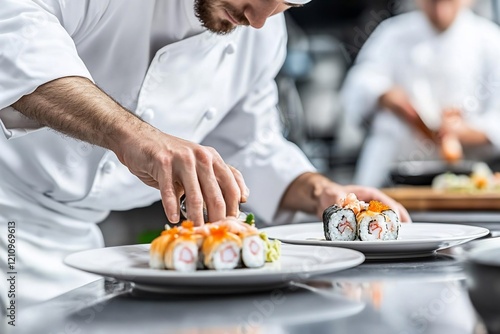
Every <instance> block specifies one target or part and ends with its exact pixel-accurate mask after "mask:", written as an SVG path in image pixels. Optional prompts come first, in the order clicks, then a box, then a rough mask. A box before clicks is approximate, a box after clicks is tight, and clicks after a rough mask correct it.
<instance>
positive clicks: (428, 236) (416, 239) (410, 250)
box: [262, 223, 489, 260]
mask: <svg viewBox="0 0 500 334" xmlns="http://www.w3.org/2000/svg"><path fill="white" fill-rule="evenodd" d="M262 231H263V232H266V233H267V235H268V236H269V238H273V239H279V240H281V241H282V242H286V243H290V244H298V245H315V246H331V247H344V248H350V249H354V250H358V251H360V252H362V253H363V254H365V257H366V258H367V259H370V260H373V259H400V258H412V257H423V256H429V255H432V254H434V252H436V251H438V250H441V249H445V248H448V247H452V246H456V245H460V244H463V243H465V242H468V241H471V240H474V239H477V238H480V237H483V236H485V235H487V234H488V233H489V230H488V229H485V228H482V227H476V226H469V225H457V224H437V223H412V224H402V225H401V229H400V230H399V238H398V240H388V241H327V240H325V236H324V232H323V223H306V224H293V225H282V226H274V227H268V228H263V229H262Z"/></svg>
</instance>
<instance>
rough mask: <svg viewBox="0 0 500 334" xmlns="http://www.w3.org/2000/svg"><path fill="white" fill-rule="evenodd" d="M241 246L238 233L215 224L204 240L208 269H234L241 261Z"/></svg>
mask: <svg viewBox="0 0 500 334" xmlns="http://www.w3.org/2000/svg"><path fill="white" fill-rule="evenodd" d="M241 246H242V242H241V239H240V238H239V237H238V236H237V235H236V234H234V233H231V232H228V231H227V228H225V227H219V226H213V227H211V228H210V235H209V236H208V237H207V238H206V239H205V240H204V241H203V246H202V253H203V264H204V265H205V267H207V268H208V269H215V270H229V269H234V268H236V267H237V266H238V265H239V263H240V259H241Z"/></svg>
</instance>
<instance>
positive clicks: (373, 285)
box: [14, 254, 486, 334]
mask: <svg viewBox="0 0 500 334" xmlns="http://www.w3.org/2000/svg"><path fill="white" fill-rule="evenodd" d="M465 278H466V275H465V273H464V269H463V265H462V262H461V260H460V259H456V258H453V257H451V256H448V255H447V254H438V255H437V256H434V257H431V258H425V259H421V260H418V261H416V260H411V261H399V262H367V263H365V264H363V265H361V266H359V267H356V268H353V269H349V270H345V271H342V272H338V273H333V274H330V275H326V276H321V277H316V278H315V279H314V280H312V281H309V282H306V284H298V285H293V286H290V287H288V288H286V289H282V290H273V291H269V292H263V293H258V294H246V295H225V296H224V295H217V296H180V295H179V296H176V295H164V296H159V295H154V296H151V295H146V294H144V293H140V292H136V291H134V289H133V288H132V286H131V285H130V284H128V283H121V282H117V281H110V280H104V279H101V280H99V281H96V282H94V283H91V284H89V285H86V286H83V287H81V288H79V289H76V290H73V291H71V292H69V293H66V294H64V295H62V296H60V297H58V298H55V299H53V300H51V301H48V302H46V303H43V304H41V305H38V306H36V307H32V308H30V309H27V310H23V311H21V312H20V314H19V319H18V323H19V325H20V326H21V327H17V328H16V331H15V332H14V333H186V334H187V333H300V334H307V333H315V334H316V333H370V334H377V333H384V334H388V333H397V334H413V333H440V334H441V333H450V334H459V333H478V334H479V333H486V331H485V329H484V328H485V327H484V326H483V324H482V321H481V320H480V318H479V317H478V316H477V315H476V312H475V311H474V309H473V306H472V304H471V302H470V299H469V296H468V293H467V288H466V284H465V283H466V279H465Z"/></svg>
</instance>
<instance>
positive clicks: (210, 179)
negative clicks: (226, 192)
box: [198, 168, 226, 222]
mask: <svg viewBox="0 0 500 334" xmlns="http://www.w3.org/2000/svg"><path fill="white" fill-rule="evenodd" d="M198 178H199V182H200V187H201V191H202V193H203V197H204V198H205V205H206V207H207V211H208V220H209V221H210V222H216V221H219V220H221V219H223V218H225V217H226V202H225V201H224V196H223V195H222V191H221V189H220V186H219V183H218V182H217V178H216V177H215V174H214V171H213V170H212V168H203V169H201V170H199V171H198Z"/></svg>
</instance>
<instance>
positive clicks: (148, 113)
mask: <svg viewBox="0 0 500 334" xmlns="http://www.w3.org/2000/svg"><path fill="white" fill-rule="evenodd" d="M140 116H141V118H142V119H143V120H144V121H145V122H151V121H152V120H153V119H154V118H155V112H154V111H153V109H146V110H144V112H143V113H142V115H140Z"/></svg>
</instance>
